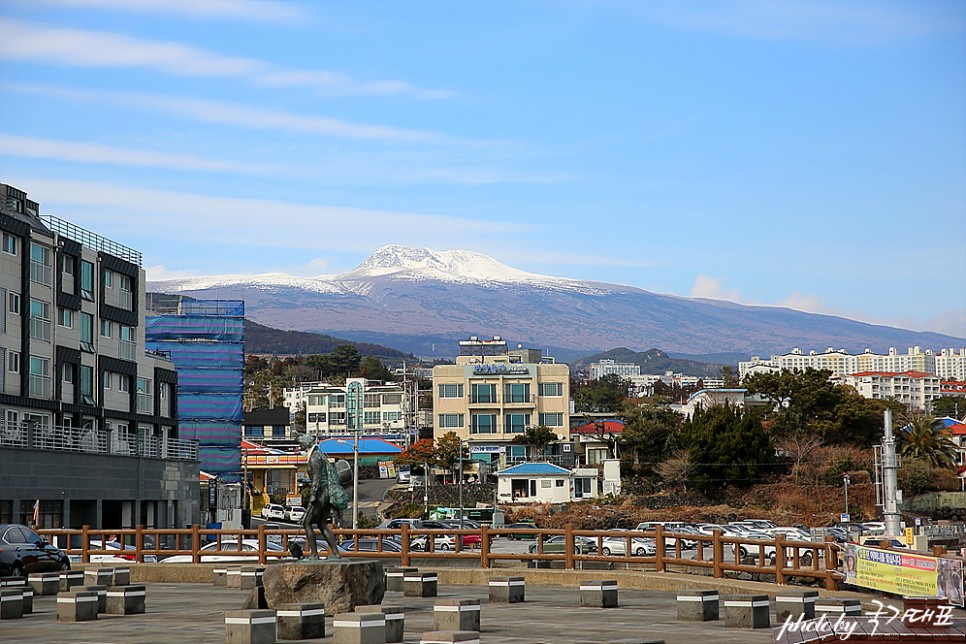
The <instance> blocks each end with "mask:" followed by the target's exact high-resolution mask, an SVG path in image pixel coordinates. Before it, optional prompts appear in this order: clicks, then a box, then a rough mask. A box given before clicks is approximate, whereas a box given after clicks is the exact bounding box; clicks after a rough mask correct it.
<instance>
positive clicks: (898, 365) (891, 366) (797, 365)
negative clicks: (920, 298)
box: [738, 347, 966, 380]
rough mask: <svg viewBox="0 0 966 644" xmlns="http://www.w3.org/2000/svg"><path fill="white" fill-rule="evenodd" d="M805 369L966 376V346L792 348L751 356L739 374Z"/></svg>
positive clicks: (838, 374) (947, 377)
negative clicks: (767, 356) (768, 355)
mask: <svg viewBox="0 0 966 644" xmlns="http://www.w3.org/2000/svg"><path fill="white" fill-rule="evenodd" d="M806 369H828V370H829V371H831V372H832V376H833V377H836V378H838V377H842V376H846V375H849V374H854V373H859V372H873V371H884V372H893V373H902V372H905V371H918V372H922V373H928V374H932V375H935V376H939V377H940V378H942V379H943V380H957V379H964V378H966V349H959V350H956V349H942V350H941V351H940V352H939V353H938V354H937V353H936V352H935V351H933V350H931V349H926V350H923V349H922V348H921V347H910V348H908V349H907V350H906V352H905V353H901V352H900V351H899V350H898V349H896V348H895V347H890V348H889V351H888V352H887V353H874V352H873V351H872V349H866V350H865V351H863V352H862V353H859V354H850V353H849V352H847V351H846V350H845V349H833V348H832V347H829V348H827V349H826V350H825V351H824V352H822V353H819V352H816V351H809V352H808V353H807V354H806V353H805V352H804V351H802V350H801V349H798V348H795V349H792V350H791V351H790V352H789V353H786V354H784V355H773V356H772V357H771V359H769V360H762V359H761V358H760V357H759V356H752V357H751V360H747V361H744V362H739V363H738V376H739V377H740V378H744V377H745V375H747V374H751V373H757V372H761V371H782V370H787V371H805V370H806Z"/></svg>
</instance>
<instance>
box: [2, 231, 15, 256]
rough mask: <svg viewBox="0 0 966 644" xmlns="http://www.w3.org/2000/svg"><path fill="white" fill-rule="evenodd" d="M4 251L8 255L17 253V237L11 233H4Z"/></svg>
mask: <svg viewBox="0 0 966 644" xmlns="http://www.w3.org/2000/svg"><path fill="white" fill-rule="evenodd" d="M3 252H5V253H6V254H8V255H16V254H17V238H16V237H15V236H14V235H11V234H10V233H3Z"/></svg>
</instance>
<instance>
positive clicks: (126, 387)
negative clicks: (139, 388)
mask: <svg viewBox="0 0 966 644" xmlns="http://www.w3.org/2000/svg"><path fill="white" fill-rule="evenodd" d="M117 390H118V391H120V392H121V393H127V392H129V391H131V376H129V375H127V374H123V373H119V374H117Z"/></svg>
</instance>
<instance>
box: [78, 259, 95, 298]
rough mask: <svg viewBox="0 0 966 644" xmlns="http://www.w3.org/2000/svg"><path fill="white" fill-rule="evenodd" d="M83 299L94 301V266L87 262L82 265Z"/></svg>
mask: <svg viewBox="0 0 966 644" xmlns="http://www.w3.org/2000/svg"><path fill="white" fill-rule="evenodd" d="M80 269H81V270H80V282H81V297H82V298H84V299H85V300H90V301H91V302H93V301H94V264H93V263H91V262H88V261H86V260H83V259H82V260H81V263H80Z"/></svg>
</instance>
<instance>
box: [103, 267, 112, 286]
mask: <svg viewBox="0 0 966 644" xmlns="http://www.w3.org/2000/svg"><path fill="white" fill-rule="evenodd" d="M113 287H114V271H111V270H109V269H106V268H105V269H104V288H113Z"/></svg>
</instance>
